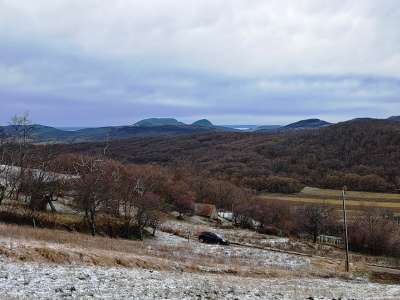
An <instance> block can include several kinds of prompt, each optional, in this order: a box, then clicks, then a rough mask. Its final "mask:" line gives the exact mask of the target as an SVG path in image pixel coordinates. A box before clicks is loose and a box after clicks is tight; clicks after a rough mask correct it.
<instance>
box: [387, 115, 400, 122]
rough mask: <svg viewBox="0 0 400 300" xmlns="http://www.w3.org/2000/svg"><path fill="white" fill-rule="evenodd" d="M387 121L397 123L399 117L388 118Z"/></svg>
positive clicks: (399, 119)
mask: <svg viewBox="0 0 400 300" xmlns="http://www.w3.org/2000/svg"><path fill="white" fill-rule="evenodd" d="M388 120H390V121H396V122H397V121H400V116H391V117H389V118H388Z"/></svg>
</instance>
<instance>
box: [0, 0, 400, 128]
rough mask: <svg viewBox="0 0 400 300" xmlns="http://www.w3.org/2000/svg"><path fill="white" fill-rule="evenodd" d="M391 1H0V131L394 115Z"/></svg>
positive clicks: (396, 90)
mask: <svg viewBox="0 0 400 300" xmlns="http://www.w3.org/2000/svg"><path fill="white" fill-rule="evenodd" d="M399 28H400V5H398V1H396V0H393V1H390V0H387V1H385V0H383V1H374V0H365V1H317V0H315V1H311V0H310V1H261V0H252V1H244V0H243V1H239V0H212V1H211V0H210V1H209V0H202V1H195V0H185V1H183V0H179V1H178V0H167V1H165V0H158V1H157V0H147V1H134V0H116V1H112V2H110V1H96V0H80V1H78V0H36V1H23V0H0V104H1V108H0V122H3V123H4V122H6V121H7V120H8V119H9V118H10V116H11V115H12V114H14V113H19V112H21V111H25V110H29V111H30V112H31V115H32V118H33V119H34V120H35V121H37V122H40V123H46V124H51V125H83V126H88V125H108V124H130V123H133V122H134V121H136V120H138V119H141V118H144V117H149V116H172V117H177V118H179V119H181V120H184V121H192V120H195V119H197V118H202V117H207V118H210V119H211V120H212V121H214V122H216V123H256V124H271V123H278V124H279V123H287V122H291V121H295V120H297V119H301V118H307V117H315V116H318V117H321V118H326V119H328V120H329V121H338V120H344V119H348V118H352V117H357V116H374V117H386V116H389V115H393V114H400V30H399Z"/></svg>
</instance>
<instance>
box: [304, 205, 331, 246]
mask: <svg viewBox="0 0 400 300" xmlns="http://www.w3.org/2000/svg"><path fill="white" fill-rule="evenodd" d="M332 217H333V208H332V207H330V206H328V205H317V204H307V205H305V206H304V207H302V208H300V209H299V218H298V224H299V227H300V229H302V230H303V231H305V232H306V233H308V234H310V235H311V236H312V238H313V242H314V243H316V242H317V238H318V236H319V235H320V234H322V233H324V232H325V230H326V229H327V227H328V226H329V224H330V222H331V221H332Z"/></svg>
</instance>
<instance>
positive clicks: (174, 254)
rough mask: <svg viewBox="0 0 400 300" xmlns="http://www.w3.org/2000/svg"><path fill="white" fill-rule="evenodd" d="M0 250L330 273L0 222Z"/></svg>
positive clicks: (192, 268) (133, 264)
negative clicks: (258, 263) (262, 264)
mask: <svg viewBox="0 0 400 300" xmlns="http://www.w3.org/2000/svg"><path fill="white" fill-rule="evenodd" d="M0 255H4V256H7V257H9V258H10V259H15V260H19V261H35V262H46V263H55V264H78V265H95V266H117V267H126V268H145V269H152V270H169V271H176V270H179V271H183V272H203V273H204V272H205V273H219V274H232V275H236V276H245V277H263V278H275V277H285V278H304V277H326V276H332V275H330V272H323V270H321V271H318V272H317V271H315V270H310V271H307V270H303V271H296V270H289V269H285V268H280V267H264V266H259V267H258V266H251V265H248V264H244V263H243V261H241V260H240V259H235V258H221V257H213V256H212V255H207V254H204V255H199V254H194V253H192V248H191V247H190V246H189V245H186V244H178V245H169V244H161V245H160V244H157V243H153V242H151V241H147V242H146V241H145V242H141V241H131V240H123V239H111V238H107V237H92V236H89V235H85V234H81V233H76V232H74V233H71V232H66V231H62V230H50V229H39V228H36V229H34V228H31V227H28V226H17V225H9V224H1V223H0Z"/></svg>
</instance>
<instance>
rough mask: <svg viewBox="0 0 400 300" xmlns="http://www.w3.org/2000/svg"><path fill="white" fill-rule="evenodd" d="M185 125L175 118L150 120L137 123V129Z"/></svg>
mask: <svg viewBox="0 0 400 300" xmlns="http://www.w3.org/2000/svg"><path fill="white" fill-rule="evenodd" d="M180 125H185V124H184V123H182V122H179V121H177V120H176V119H173V118H149V119H143V120H141V121H138V122H136V123H135V124H133V126H136V127H154V126H180Z"/></svg>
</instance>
